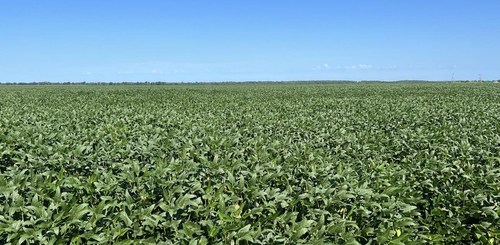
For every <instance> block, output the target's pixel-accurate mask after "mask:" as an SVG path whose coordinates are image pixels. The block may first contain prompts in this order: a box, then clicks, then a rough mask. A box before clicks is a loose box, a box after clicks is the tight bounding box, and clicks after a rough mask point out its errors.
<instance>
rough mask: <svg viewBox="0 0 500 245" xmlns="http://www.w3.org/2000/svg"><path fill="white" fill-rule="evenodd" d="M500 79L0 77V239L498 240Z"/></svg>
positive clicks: (51, 241)
mask: <svg viewBox="0 0 500 245" xmlns="http://www.w3.org/2000/svg"><path fill="white" fill-rule="evenodd" d="M499 202H500V85H498V84H491V83H489V84H487V83H463V84H462V83H358V84H355V83H353V84H351V83H346V84H287V83H284V84H281V83H278V84H258V83H257V84H250V83H242V84H196V85H194V84H193V85H164V86H146V85H143V86H132V85H130V86H124V85H113V86H112V85H108V86H97V85H87V86H76V85H75V86H72V85H68V86H0V243H1V244H9V243H10V244H141V243H142V244H423V243H428V244H460V243H462V244H474V243H477V244H499V243H500V218H499V215H500V207H499Z"/></svg>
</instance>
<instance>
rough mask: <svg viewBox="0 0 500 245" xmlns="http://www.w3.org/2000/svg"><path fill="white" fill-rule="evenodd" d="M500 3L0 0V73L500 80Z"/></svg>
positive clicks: (114, 78) (10, 78)
mask: <svg viewBox="0 0 500 245" xmlns="http://www.w3.org/2000/svg"><path fill="white" fill-rule="evenodd" d="M499 10H500V1H492V0H491V1H481V0H479V1H462V0H458V1H449V0H443V1H430V0H421V1H389V0H380V1H366V0H361V1H326V0H325V1H315V0H311V1H282V0H276V1H260V0H257V1H244V2H243V1H229V0H227V1H194V0H186V1H115V0H108V1H96V0H86V1H76V0H75V1H53V0H46V1H35V0H2V1H0V23H1V24H0V74H1V75H0V82H40V81H51V82H66V81H71V82H81V81H87V82H97V81H106V82H121V81H132V82H133V81H140V82H142V81H166V82H169V81H171V82H181V81H184V82H195V81H255V80H278V81H281V80H389V81H392V80H405V79H411V80H450V79H451V78H452V74H454V77H455V79H456V80H476V79H478V77H479V74H481V76H482V79H484V80H493V79H494V80H497V79H500V62H499V58H500V45H499V44H498V43H500V17H498V16H500V14H498V12H500V11H499Z"/></svg>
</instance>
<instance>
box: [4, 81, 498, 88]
mask: <svg viewBox="0 0 500 245" xmlns="http://www.w3.org/2000/svg"><path fill="white" fill-rule="evenodd" d="M387 82H388V81H382V80H360V81H354V80H297V81H243V82H235V81H225V82H162V81H156V82H149V81H145V82H86V81H83V82H48V81H44V82H4V83H2V82H0V85H90V86H102V85H189V84H265V83H269V84H276V83H307V84H330V83H338V84H340V83H387ZM430 82H453V83H467V82H479V81H478V80H460V81H426V80H399V81H391V83H430ZM481 82H485V83H500V79H498V80H483V81H481Z"/></svg>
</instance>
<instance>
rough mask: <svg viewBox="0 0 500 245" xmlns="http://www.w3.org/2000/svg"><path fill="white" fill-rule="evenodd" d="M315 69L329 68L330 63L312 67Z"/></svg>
mask: <svg viewBox="0 0 500 245" xmlns="http://www.w3.org/2000/svg"><path fill="white" fill-rule="evenodd" d="M312 69H313V70H329V69H330V66H329V65H328V63H325V64H323V65H319V66H316V67H315V68H312Z"/></svg>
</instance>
